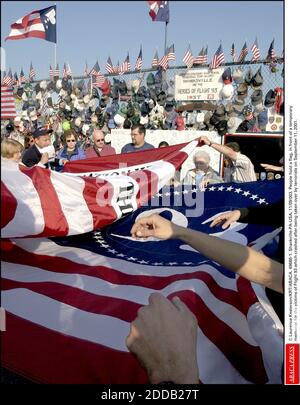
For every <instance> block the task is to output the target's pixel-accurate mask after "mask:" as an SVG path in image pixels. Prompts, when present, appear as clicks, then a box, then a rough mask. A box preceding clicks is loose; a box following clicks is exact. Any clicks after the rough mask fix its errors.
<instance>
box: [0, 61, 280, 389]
mask: <svg viewBox="0 0 300 405" xmlns="http://www.w3.org/2000/svg"><path fill="white" fill-rule="evenodd" d="M222 80H223V82H224V88H223V99H224V100H230V102H229V103H227V104H226V105H225V104H224V103H223V104H219V105H217V106H216V109H215V110H214V111H208V112H206V113H204V112H203V111H197V112H186V111H184V112H178V111H177V110H176V102H175V100H174V89H173V90H172V85H167V87H165V86H164V83H165V82H164V81H163V80H162V73H161V72H160V71H158V72H157V73H156V74H153V73H149V75H148V76H147V79H146V83H147V86H141V83H140V81H138V80H136V81H133V82H132V83H131V87H130V88H128V87H127V85H126V83H125V81H124V80H123V81H122V80H116V79H114V84H113V85H112V86H111V84H110V82H108V81H107V80H106V81H105V82H104V84H103V85H102V87H101V95H100V93H99V91H98V89H95V88H94V89H93V91H92V93H91V92H90V89H89V88H88V87H87V86H86V83H85V82H84V81H80V82H78V83H72V82H71V81H70V80H67V79H63V80H60V79H58V80H57V81H51V82H49V83H46V82H41V83H39V84H37V85H36V86H35V88H34V89H33V88H32V86H31V85H29V84H26V85H25V86H24V87H22V88H18V89H17V90H16V95H17V97H19V98H20V99H22V102H23V107H22V113H21V115H20V116H17V117H16V118H15V119H14V121H13V122H9V123H5V127H4V128H3V131H2V136H1V138H2V143H1V156H2V158H4V159H9V160H12V161H14V162H16V163H20V164H23V165H25V166H27V167H33V166H35V165H37V166H40V167H43V168H47V167H50V168H52V169H55V170H61V168H62V167H63V166H64V164H66V162H69V161H71V162H72V161H75V160H82V159H87V158H91V157H95V158H96V157H99V158H101V157H102V156H107V155H113V154H115V153H116V151H115V149H114V148H113V147H112V146H111V145H109V142H107V140H108V138H107V134H108V133H109V132H110V130H111V129H113V128H116V127H117V128H128V129H130V130H131V142H130V143H128V144H126V145H124V146H123V148H122V151H121V153H131V152H136V151H143V150H149V149H152V148H154V146H153V145H151V144H150V143H148V142H147V141H146V131H147V129H159V128H160V129H177V130H182V129H186V128H190V129H191V128H194V129H205V130H216V131H217V132H218V133H219V134H220V135H223V134H224V133H226V132H227V131H229V130H230V129H233V128H234V126H235V129H234V130H237V131H239V132H243V131H244V132H246V131H250V130H251V131H254V132H255V131H262V130H264V129H265V127H266V123H267V108H270V107H271V106H274V105H276V109H277V110H278V113H281V114H282V113H283V100H282V99H280V100H278V94H277V93H278V89H277V90H276V89H275V91H273V90H270V91H269V92H268V93H267V95H266V97H265V101H263V95H262V91H261V90H260V87H261V85H262V83H263V79H262V75H261V72H260V70H258V72H257V73H256V74H255V75H253V74H252V73H251V69H249V70H248V72H247V73H246V75H245V77H244V76H243V73H242V72H239V71H238V70H236V71H235V72H233V73H232V72H231V70H230V68H228V69H226V70H225V72H224V73H223V75H222ZM234 82H235V88H234V87H233V83H234ZM228 86H231V87H228ZM249 88H252V89H253V90H254V92H253V94H252V95H251V102H252V104H248V105H245V104H244V100H245V98H246V95H247V94H248V89H249ZM172 91H173V92H172ZM54 95H55V97H56V96H57V97H56V101H57V102H56V103H55V101H54V98H55V97H53V96H54ZM189 114H191V115H189ZM191 116H193V117H194V119H195V123H196V124H197V125H195V123H192V121H191ZM238 122H239V124H238V125H237V123H238ZM200 143H202V145H206V146H207V147H208V148H206V151H204V150H200V151H197V152H196V153H195V154H194V156H193V161H194V166H195V167H194V168H193V169H191V170H189V171H188V172H187V174H186V176H185V177H184V178H183V179H179V180H178V179H177V180H178V182H180V181H182V182H183V183H185V184H190V185H195V186H197V187H198V186H199V187H200V188H202V189H205V188H206V187H207V186H208V185H209V184H214V183H222V182H236V183H240V182H252V181H256V180H257V179H256V175H255V171H254V166H253V164H252V162H251V160H250V159H249V158H248V157H247V156H246V155H244V154H243V153H242V151H241V150H240V146H239V144H238V143H236V142H230V143H227V144H226V145H222V144H220V143H217V142H215V141H213V140H212V139H210V137H208V136H201V137H200ZM166 146H168V144H167V143H166V142H165V141H163V140H162V141H161V142H160V144H159V147H166ZM210 149H211V150H215V151H217V152H219V153H220V154H221V155H223V156H224V162H225V169H224V176H222V175H221V174H220V173H217V172H216V171H215V170H213V168H212V167H211V166H210V161H211V156H210V153H209V150H210ZM281 163H282V162H281ZM262 166H263V167H264V168H265V169H266V170H274V171H282V170H283V166H282V165H280V166H274V165H269V164H268V163H262ZM173 180H174V182H173V184H175V182H176V181H177V180H176V179H173ZM259 208H260V209H261V208H262V207H259ZM249 210H250V211H251V209H249ZM276 210H277V213H278V212H283V209H282V206H281V207H279V209H278V207H277V208H276ZM268 212H269V213H270V212H272V209H271V208H270V206H269V207H268ZM248 214H249V213H248V212H247V215H248ZM256 215H257V214H255V215H254V216H256ZM243 217H245V212H242V211H241V210H235V211H232V212H231V213H227V214H223V215H220V216H219V217H218V218H216V219H214V221H213V222H212V224H211V226H219V225H222V228H223V229H224V228H226V227H227V226H229V225H230V224H231V223H233V222H234V221H237V220H241V219H242V218H243ZM256 218H257V217H256ZM277 219H278V215H277ZM248 220H249V221H251V220H252V219H251V215H248ZM254 221H255V219H254ZM264 221H267V219H266V216H265V215H263V219H262V222H264ZM271 222H272V224H273V225H274V224H275V222H276V220H275V219H274V220H272V221H271ZM131 233H132V236H133V237H135V238H148V237H151V236H154V237H157V238H160V239H169V238H173V239H174V238H176V239H181V240H183V241H184V242H185V243H187V244H189V245H190V246H191V247H192V248H194V249H196V250H197V251H199V252H201V253H202V254H203V255H205V256H206V257H208V258H209V259H211V260H213V261H215V262H217V263H219V264H221V265H223V266H225V267H226V268H228V269H230V270H232V271H233V272H236V273H237V274H239V275H241V276H243V277H245V278H246V279H248V280H250V281H253V282H256V283H259V284H262V285H264V286H265V287H267V288H268V289H270V290H274V291H275V292H276V293H280V294H282V293H283V265H282V264H281V262H282V260H280V258H279V259H278V261H274V260H271V259H269V258H268V257H266V256H264V255H263V254H262V253H258V252H256V251H254V250H253V249H251V248H249V247H244V246H241V245H239V244H236V243H233V242H230V241H225V240H222V239H219V238H215V237H213V236H209V235H207V234H203V233H201V232H196V231H193V230H189V229H186V228H182V227H180V226H177V225H175V224H173V223H171V222H170V221H167V220H166V219H164V218H162V217H161V216H159V215H152V216H149V217H143V218H141V219H139V220H138V221H137V222H136V223H135V224H134V226H133V227H132V230H131ZM281 259H282V258H281ZM278 308H279V310H278V312H280V311H282V306H281V304H280V305H279V306H278ZM196 342H197V321H196V318H195V316H194V315H193V314H192V313H191V311H190V310H189V309H188V308H187V306H186V305H185V304H184V303H183V302H182V301H181V300H180V299H179V298H178V297H175V298H173V300H172V301H170V300H168V299H166V298H165V297H163V296H162V295H160V294H152V295H150V297H149V305H147V306H145V307H143V308H142V309H141V310H139V312H138V315H137V318H136V319H135V320H134V321H133V322H132V324H131V329H130V333H129V335H128V337H127V340H126V344H127V346H128V348H129V350H130V351H132V353H134V354H135V355H136V356H137V358H138V359H139V360H140V362H141V364H142V365H143V366H144V367H145V368H146V370H147V372H148V375H149V380H150V382H152V383H161V382H171V383H198V382H199V380H200V381H201V376H199V368H198V364H197V356H196Z"/></svg>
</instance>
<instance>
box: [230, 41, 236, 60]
mask: <svg viewBox="0 0 300 405" xmlns="http://www.w3.org/2000/svg"><path fill="white" fill-rule="evenodd" d="M230 55H231V57H232V62H236V53H235V47H234V43H232V45H231V49H230Z"/></svg>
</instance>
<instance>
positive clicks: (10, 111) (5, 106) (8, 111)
mask: <svg viewBox="0 0 300 405" xmlns="http://www.w3.org/2000/svg"><path fill="white" fill-rule="evenodd" d="M16 115H17V113H16V106H15V99H14V95H13V89H12V87H9V86H4V85H1V120H7V119H13V118H15V117H16Z"/></svg>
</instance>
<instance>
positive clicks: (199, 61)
mask: <svg viewBox="0 0 300 405" xmlns="http://www.w3.org/2000/svg"><path fill="white" fill-rule="evenodd" d="M203 61H204V48H202V49H201V51H200V52H199V54H198V55H197V56H195V58H194V65H202V64H203Z"/></svg>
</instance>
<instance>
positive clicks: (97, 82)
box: [92, 72, 105, 87]
mask: <svg viewBox="0 0 300 405" xmlns="http://www.w3.org/2000/svg"><path fill="white" fill-rule="evenodd" d="M104 82H105V76H104V75H103V74H102V73H101V72H99V73H97V75H95V76H93V82H92V86H93V87H101V86H102V84H103V83H104Z"/></svg>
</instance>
